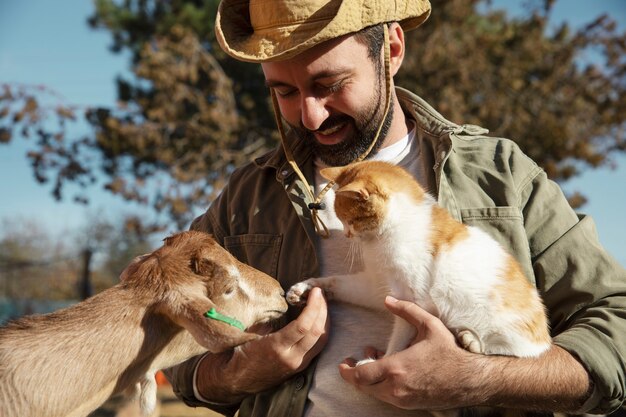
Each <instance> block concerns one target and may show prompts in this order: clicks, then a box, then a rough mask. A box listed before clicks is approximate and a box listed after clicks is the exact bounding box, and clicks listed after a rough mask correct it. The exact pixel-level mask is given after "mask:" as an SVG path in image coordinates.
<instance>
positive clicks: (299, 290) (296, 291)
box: [285, 281, 313, 306]
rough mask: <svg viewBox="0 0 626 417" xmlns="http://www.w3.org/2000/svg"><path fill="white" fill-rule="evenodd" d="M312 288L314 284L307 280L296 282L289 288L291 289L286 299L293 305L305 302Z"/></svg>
mask: <svg viewBox="0 0 626 417" xmlns="http://www.w3.org/2000/svg"><path fill="white" fill-rule="evenodd" d="M311 288H313V286H312V285H311V284H310V283H308V282H307V281H302V282H299V283H297V284H294V285H292V286H291V288H289V291H287V295H286V296H285V299H286V300H287V302H288V303H289V304H291V305H292V306H299V305H302V304H305V303H306V299H307V298H308V296H309V292H310V291H311Z"/></svg>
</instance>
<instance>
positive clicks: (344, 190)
mask: <svg viewBox="0 0 626 417" xmlns="http://www.w3.org/2000/svg"><path fill="white" fill-rule="evenodd" d="M335 194H336V195H343V196H345V197H349V198H352V199H354V200H358V201H366V200H367V199H369V198H370V193H369V192H368V191H367V189H366V188H365V187H364V186H363V184H362V183H361V182H356V181H355V182H351V183H350V184H346V185H344V186H343V187H341V188H339V189H338V190H337V191H335Z"/></svg>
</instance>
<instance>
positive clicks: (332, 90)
mask: <svg viewBox="0 0 626 417" xmlns="http://www.w3.org/2000/svg"><path fill="white" fill-rule="evenodd" d="M341 87H343V81H339V82H338V83H335V84H332V85H329V86H328V87H326V90H327V91H328V92H330V93H336V92H337V91H339V90H341Z"/></svg>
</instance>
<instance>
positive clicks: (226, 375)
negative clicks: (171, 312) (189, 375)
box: [196, 288, 329, 403]
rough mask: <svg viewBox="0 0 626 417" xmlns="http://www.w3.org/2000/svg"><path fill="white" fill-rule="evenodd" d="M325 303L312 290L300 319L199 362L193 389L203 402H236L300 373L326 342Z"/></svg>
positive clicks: (318, 290) (320, 295) (314, 289)
mask: <svg viewBox="0 0 626 417" xmlns="http://www.w3.org/2000/svg"><path fill="white" fill-rule="evenodd" d="M327 313H328V310H327V305H326V300H325V299H324V297H323V296H322V292H321V290H320V289H319V288H313V289H312V290H311V293H310V295H309V298H308V300H307V305H306V307H305V308H304V309H303V310H302V313H300V316H298V318H297V319H296V320H294V321H292V322H291V323H289V324H288V325H287V326H285V327H284V328H282V329H280V330H278V331H276V332H275V333H271V334H268V335H266V336H263V337H261V338H259V339H257V340H253V341H251V342H248V343H246V344H244V345H241V346H239V347H237V348H235V349H234V350H233V351H230V352H225V353H222V354H217V355H215V354H208V355H207V356H206V357H205V358H204V359H203V360H202V362H200V365H199V368H198V373H197V380H196V383H197V387H198V391H199V392H200V394H201V395H202V396H203V397H204V398H206V399H207V400H211V401H215V402H219V403H236V402H238V401H240V400H241V399H243V398H244V397H245V396H247V395H250V394H254V393H257V392H260V391H263V390H266V389H269V388H271V387H273V386H276V385H277V384H279V383H281V382H283V381H284V380H286V379H287V378H289V377H290V376H291V375H293V374H295V373H297V372H299V371H301V370H303V369H304V368H306V367H307V366H308V364H309V363H310V362H311V360H312V359H313V358H314V357H315V356H316V355H317V354H318V353H319V352H320V351H321V350H322V348H323V347H324V345H325V344H326V342H327V339H328V326H329V321H328V317H327Z"/></svg>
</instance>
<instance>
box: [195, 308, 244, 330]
mask: <svg viewBox="0 0 626 417" xmlns="http://www.w3.org/2000/svg"><path fill="white" fill-rule="evenodd" d="M204 317H206V318H209V319H212V320H217V321H223V322H224V323H226V324H230V325H231V326H233V327H236V328H238V329H241V330H245V329H246V328H245V327H244V325H243V324H242V323H241V322H240V321H239V320H237V319H234V318H232V317H228V316H225V315H223V314H220V313H218V312H217V310H216V309H214V308H212V309H210V310H209V311H207V312H206V313H204Z"/></svg>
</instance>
